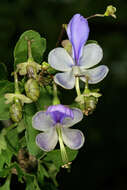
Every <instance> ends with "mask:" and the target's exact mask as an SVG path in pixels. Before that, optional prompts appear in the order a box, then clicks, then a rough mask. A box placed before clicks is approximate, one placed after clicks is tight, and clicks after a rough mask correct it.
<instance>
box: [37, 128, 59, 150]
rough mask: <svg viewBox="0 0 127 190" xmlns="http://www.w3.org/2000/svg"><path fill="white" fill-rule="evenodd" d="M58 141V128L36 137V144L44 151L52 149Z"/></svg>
mask: <svg viewBox="0 0 127 190" xmlns="http://www.w3.org/2000/svg"><path fill="white" fill-rule="evenodd" d="M57 142H58V135H57V132H56V129H55V128H53V129H49V130H48V131H46V132H44V133H40V134H38V135H37V137H36V144H37V145H38V146H39V147H40V148H41V149H42V150H44V151H47V152H48V151H51V150H53V149H54V148H55V146H56V144H57Z"/></svg>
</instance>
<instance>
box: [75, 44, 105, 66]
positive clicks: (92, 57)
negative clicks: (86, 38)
mask: <svg viewBox="0 0 127 190" xmlns="http://www.w3.org/2000/svg"><path fill="white" fill-rule="evenodd" d="M102 57H103V50H102V48H101V47H100V46H99V45H97V44H95V43H91V44H88V45H86V46H84V47H83V53H82V57H81V58H80V60H79V65H80V66H82V67H83V68H85V69H88V68H90V67H93V66H94V65H96V64H98V63H99V62H100V61H101V59H102Z"/></svg>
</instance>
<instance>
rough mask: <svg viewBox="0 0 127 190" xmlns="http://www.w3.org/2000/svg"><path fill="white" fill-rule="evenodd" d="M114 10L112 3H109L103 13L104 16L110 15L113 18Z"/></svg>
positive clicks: (114, 16)
mask: <svg viewBox="0 0 127 190" xmlns="http://www.w3.org/2000/svg"><path fill="white" fill-rule="evenodd" d="M115 12H116V8H115V7H113V6H112V5H109V6H108V7H107V9H106V11H105V13H104V16H112V17H113V18H116V15H115Z"/></svg>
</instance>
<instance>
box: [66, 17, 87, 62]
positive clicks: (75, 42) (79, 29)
mask: <svg viewBox="0 0 127 190" xmlns="http://www.w3.org/2000/svg"><path fill="white" fill-rule="evenodd" d="M67 34H68V38H69V40H70V42H71V43H72V46H73V51H74V59H75V60H76V61H77V64H78V60H79V58H80V56H81V52H82V47H83V45H84V44H85V42H86V41H87V39H88V35H89V26H88V21H87V19H85V18H84V17H83V16H81V15H80V14H75V15H74V16H73V17H72V19H71V20H70V22H69V24H68V26H67Z"/></svg>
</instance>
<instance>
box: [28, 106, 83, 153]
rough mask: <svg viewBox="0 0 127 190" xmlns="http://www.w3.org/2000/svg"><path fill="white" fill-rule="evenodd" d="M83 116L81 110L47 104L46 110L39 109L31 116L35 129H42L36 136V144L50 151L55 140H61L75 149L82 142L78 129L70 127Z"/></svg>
mask: <svg viewBox="0 0 127 190" xmlns="http://www.w3.org/2000/svg"><path fill="white" fill-rule="evenodd" d="M82 118H83V114H82V112H81V110H79V109H77V108H73V109H70V108H68V107H66V106H63V105H61V104H58V105H53V106H49V107H48V109H47V111H39V112H37V113H36V114H35V115H34V116H33V118H32V125H33V127H34V128H35V129H37V130H40V131H43V132H42V133H40V134H38V135H37V137H36V144H37V145H38V146H39V147H40V148H41V149H42V150H44V151H47V152H48V151H51V150H53V149H54V148H55V146H56V144H57V142H58V141H59V142H60V143H61V142H63V143H64V144H65V145H66V146H68V147H69V148H70V149H74V150H77V149H79V148H81V147H82V146H83V144H84V139H85V138H84V135H83V133H82V132H81V131H80V130H77V129H70V127H71V126H73V125H75V124H76V123H78V122H79V121H81V120H82Z"/></svg>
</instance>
